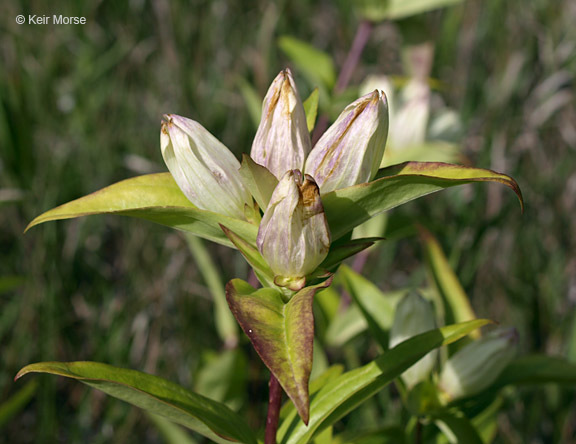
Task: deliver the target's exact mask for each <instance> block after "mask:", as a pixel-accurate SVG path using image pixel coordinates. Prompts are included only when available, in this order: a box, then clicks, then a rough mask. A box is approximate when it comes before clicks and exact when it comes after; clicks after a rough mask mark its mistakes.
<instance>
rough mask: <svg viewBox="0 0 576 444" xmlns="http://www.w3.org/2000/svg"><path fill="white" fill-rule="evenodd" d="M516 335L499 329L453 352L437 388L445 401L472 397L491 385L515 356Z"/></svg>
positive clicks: (507, 329)
mask: <svg viewBox="0 0 576 444" xmlns="http://www.w3.org/2000/svg"><path fill="white" fill-rule="evenodd" d="M517 346H518V333H517V332H516V329H514V328H498V329H496V330H494V331H493V332H491V333H490V334H488V335H486V336H484V337H483V338H481V339H479V340H477V341H474V342H471V343H470V344H468V345H466V346H465V347H464V348H462V349H461V350H459V351H458V352H456V354H454V356H452V357H451V358H450V359H449V360H448V361H447V362H446V365H445V366H444V368H443V369H442V373H441V374H440V382H439V387H440V389H441V390H442V391H443V392H444V396H445V397H446V398H447V400H454V399H458V398H463V397H466V396H471V395H475V394H476V393H479V392H481V391H482V390H484V389H485V388H487V387H488V386H489V385H490V384H492V383H493V382H494V381H495V380H496V378H497V377H498V376H499V375H500V373H501V372H502V370H504V367H506V366H507V365H508V364H509V363H510V361H512V359H514V357H515V356H516V353H517V348H518V347H517Z"/></svg>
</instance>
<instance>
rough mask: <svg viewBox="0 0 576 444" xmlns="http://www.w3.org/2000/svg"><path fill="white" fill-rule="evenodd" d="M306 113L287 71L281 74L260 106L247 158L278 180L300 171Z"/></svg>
mask: <svg viewBox="0 0 576 444" xmlns="http://www.w3.org/2000/svg"><path fill="white" fill-rule="evenodd" d="M310 148H311V146H310V135H309V133H308V127H307V125H306V114H305V113H304V106H303V105H302V100H301V99H300V95H299V94H298V90H297V89H296V84H295V83H294V79H293V78H292V73H291V72H290V70H289V69H285V70H284V71H281V72H280V74H278V76H276V78H275V79H274V81H273V82H272V85H270V88H269V89H268V92H267V93H266V97H265V98H264V102H263V103H262V120H261V121H260V125H259V126H258V130H257V131H256V136H255V138H254V142H253V144H252V150H251V152H250V157H252V159H254V161H255V162H256V163H258V164H260V165H263V166H265V167H266V168H268V170H270V172H272V174H274V175H275V176H276V178H277V179H278V180H280V179H281V178H282V176H284V173H285V172H286V171H288V170H294V169H298V170H303V169H304V161H305V160H306V156H307V155H308V153H309V152H310Z"/></svg>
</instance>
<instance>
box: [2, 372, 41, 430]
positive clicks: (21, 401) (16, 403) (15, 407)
mask: <svg viewBox="0 0 576 444" xmlns="http://www.w3.org/2000/svg"><path fill="white" fill-rule="evenodd" d="M37 388H38V382H37V381H31V382H29V383H28V384H26V385H25V386H24V387H22V388H21V389H20V390H18V391H17V392H16V393H15V394H14V395H12V396H11V397H10V398H8V399H5V400H4V401H3V402H2V404H0V430H2V428H3V427H4V426H5V425H6V424H7V423H8V422H9V421H10V420H11V419H12V418H13V417H14V416H16V415H17V414H18V413H20V412H21V411H22V410H23V409H24V407H26V405H27V404H28V402H30V400H31V399H32V397H33V396H34V393H36V389H37Z"/></svg>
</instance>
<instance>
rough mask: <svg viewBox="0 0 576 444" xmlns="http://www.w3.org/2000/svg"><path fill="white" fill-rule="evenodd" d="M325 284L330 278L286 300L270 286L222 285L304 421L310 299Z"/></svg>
mask: <svg viewBox="0 0 576 444" xmlns="http://www.w3.org/2000/svg"><path fill="white" fill-rule="evenodd" d="M328 285H330V280H327V281H326V282H324V283H322V284H320V285H316V286H313V287H306V288H303V289H302V290H300V291H299V292H298V293H296V294H295V295H294V296H292V298H291V299H290V301H289V302H287V303H286V302H284V300H283V297H282V293H280V292H279V291H278V290H275V289H273V288H261V289H259V290H256V289H254V287H252V286H251V285H250V284H248V283H247V282H244V281H243V280H241V279H233V280H231V281H230V282H229V283H228V285H226V298H227V300H228V305H229V306H230V310H232V313H233V314H234V316H235V317H236V319H237V321H238V323H239V324H240V326H241V327H242V330H244V333H246V335H247V336H248V338H250V341H251V342H252V345H254V348H255V349H256V351H257V352H258V354H259V355H260V358H262V361H263V362H264V364H266V366H267V367H268V368H269V369H270V371H271V372H272V374H273V375H274V376H275V377H276V379H278V381H279V382H280V385H281V386H282V388H283V389H284V391H285V392H286V394H287V395H288V396H289V397H290V399H291V400H292V402H293V403H294V405H295V406H296V409H297V411H298V414H299V415H300V417H301V418H302V420H303V421H304V422H305V423H307V422H308V418H309V396H308V381H309V379H310V372H311V370H312V347H313V341H314V317H313V313H312V300H313V297H314V294H315V293H316V292H317V291H318V290H319V289H320V288H324V287H327V286H328Z"/></svg>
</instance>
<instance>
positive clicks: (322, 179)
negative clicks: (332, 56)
mask: <svg viewBox="0 0 576 444" xmlns="http://www.w3.org/2000/svg"><path fill="white" fill-rule="evenodd" d="M387 134H388V106H387V103H386V96H385V95H384V94H383V93H382V92H381V91H373V92H372V93H370V94H367V95H365V96H363V97H361V98H360V99H358V100H356V101H355V102H353V103H351V104H350V105H348V106H347V107H346V108H345V109H344V111H343V112H342V114H340V116H339V117H338V119H337V120H336V122H334V124H333V125H332V126H331V127H330V128H328V130H327V131H326V132H325V133H324V134H323V135H322V137H321V138H320V140H319V141H318V142H317V143H316V145H315V146H314V149H313V150H312V151H311V152H310V155H309V156H308V159H307V161H306V167H305V172H306V174H310V175H311V176H312V177H313V178H314V179H315V180H316V182H317V183H318V186H320V190H321V192H322V194H325V193H328V192H330V191H333V190H337V189H339V188H345V187H349V186H352V185H357V184H359V183H364V182H368V181H370V180H371V179H372V178H373V177H374V176H375V175H376V172H377V171H378V168H379V167H380V162H381V160H382V156H383V155H384V147H385V145H386V135H387Z"/></svg>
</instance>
